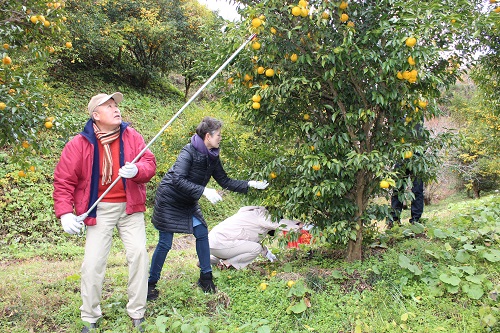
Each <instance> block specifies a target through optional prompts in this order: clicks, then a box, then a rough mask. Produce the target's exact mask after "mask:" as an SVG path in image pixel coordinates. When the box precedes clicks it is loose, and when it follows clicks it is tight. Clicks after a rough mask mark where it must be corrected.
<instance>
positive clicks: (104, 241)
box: [53, 92, 156, 333]
mask: <svg viewBox="0 0 500 333" xmlns="http://www.w3.org/2000/svg"><path fill="white" fill-rule="evenodd" d="M122 100H123V95H122V94H121V93H119V92H115V93H113V94H111V95H108V94H98V95H96V96H94V97H92V99H91V100H90V102H89V104H88V111H89V116H90V119H89V121H88V122H87V124H86V125H85V128H84V130H83V131H82V132H81V133H79V134H78V135H76V136H75V137H74V138H73V139H71V140H70V141H69V142H68V143H67V144H66V146H65V147H64V149H63V151H62V154H61V158H60V160H59V163H58V164H57V166H56V169H55V172H54V193H53V197H54V208H55V213H56V216H57V217H58V218H60V219H61V224H62V227H63V229H64V231H66V232H67V233H69V234H77V233H79V232H80V229H81V228H82V227H83V224H85V225H86V226H87V236H86V242H85V255H84V259H83V264H82V271H81V297H82V306H81V307H80V312H81V318H82V320H83V321H84V322H85V326H84V327H83V329H82V333H85V332H90V331H93V330H95V329H96V328H97V321H98V320H99V318H101V316H102V312H101V307H100V302H101V294H102V285H103V281H104V274H105V270H106V263H107V259H108V255H109V251H110V248H111V242H112V238H113V231H114V229H115V227H116V229H117V230H118V235H119V236H120V239H121V240H122V242H123V244H124V247H125V250H126V257H127V262H128V267H129V280H128V303H127V313H128V315H129V316H130V318H132V323H133V325H134V327H136V328H138V329H139V330H143V328H142V326H141V324H142V323H143V322H144V313H145V310H146V296H147V289H148V285H147V278H148V267H149V256H148V253H147V250H146V230H145V224H144V211H145V210H146V183H147V182H148V181H149V180H150V179H151V178H152V177H153V176H154V175H155V172H156V160H155V157H154V155H153V153H152V152H151V151H149V150H146V152H145V153H144V154H143V155H142V156H141V158H140V159H139V160H138V161H137V162H136V163H134V164H132V163H129V162H130V161H132V160H133V159H135V158H136V157H137V156H138V155H139V153H140V152H141V151H142V150H143V149H144V147H146V144H145V142H144V139H143V138H142V136H141V135H140V134H139V133H138V132H137V131H136V130H134V129H133V128H131V127H129V125H128V124H127V123H124V122H122V118H121V113H120V110H119V109H118V103H120V102H121V101H122ZM118 176H120V177H121V178H122V179H121V181H118V182H117V183H116V185H115V186H113V187H112V188H111V189H110V190H109V192H108V193H107V194H106V195H105V196H104V198H103V199H102V200H101V201H100V202H99V203H98V204H97V206H96V207H95V208H94V209H93V210H92V211H90V212H88V215H87V216H86V218H85V220H84V221H81V219H80V218H79V216H80V215H85V213H87V211H88V210H89V209H90V208H91V207H92V206H93V205H94V203H95V202H96V201H97V199H98V198H99V197H101V195H102V194H103V193H104V192H105V191H106V190H107V189H108V187H109V186H110V184H111V183H112V182H113V181H114V180H115V179H116V178H117V177H118Z"/></svg>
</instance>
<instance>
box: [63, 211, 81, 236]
mask: <svg viewBox="0 0 500 333" xmlns="http://www.w3.org/2000/svg"><path fill="white" fill-rule="evenodd" d="M61 224H62V227H63V229H64V231H66V232H67V233H68V234H70V235H75V234H77V233H79V232H80V229H81V228H82V227H83V223H82V222H81V221H78V218H77V216H76V215H75V214H72V213H67V214H64V215H62V216H61Z"/></svg>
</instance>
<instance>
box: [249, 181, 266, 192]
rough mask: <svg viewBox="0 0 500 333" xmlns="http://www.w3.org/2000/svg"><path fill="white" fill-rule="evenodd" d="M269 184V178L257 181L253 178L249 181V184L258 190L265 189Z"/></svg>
mask: <svg viewBox="0 0 500 333" xmlns="http://www.w3.org/2000/svg"><path fill="white" fill-rule="evenodd" d="M268 185H269V183H268V182H267V180H264V181H262V182H261V181H255V180H251V181H249V182H248V186H250V187H253V188H256V189H258V190H263V189H265V188H266V187H267V186H268Z"/></svg>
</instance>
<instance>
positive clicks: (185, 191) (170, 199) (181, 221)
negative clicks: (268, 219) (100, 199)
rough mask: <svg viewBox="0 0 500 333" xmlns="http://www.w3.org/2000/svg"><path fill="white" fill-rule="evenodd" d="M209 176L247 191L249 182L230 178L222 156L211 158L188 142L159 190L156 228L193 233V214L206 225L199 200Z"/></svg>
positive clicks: (155, 210) (230, 188) (227, 187)
mask: <svg viewBox="0 0 500 333" xmlns="http://www.w3.org/2000/svg"><path fill="white" fill-rule="evenodd" d="M210 177H214V179H215V180H216V181H217V183H218V184H219V185H220V186H221V187H222V188H223V189H228V190H230V191H233V192H240V193H247V191H248V181H243V180H234V179H231V178H229V177H228V176H227V174H226V172H225V171H224V168H223V167H222V164H221V162H220V159H219V158H217V159H216V160H210V159H209V157H208V156H207V155H204V154H201V153H200V152H198V151H197V150H196V149H195V148H194V147H193V146H192V145H191V144H187V145H186V146H184V148H182V150H181V152H180V153H179V156H178V157H177V160H176V161H175V164H174V165H173V166H172V167H171V168H170V170H169V171H168V172H167V173H166V174H165V176H164V177H163V179H162V181H161V183H160V185H159V186H158V189H157V190H156V197H155V206H154V212H153V225H154V226H155V228H156V229H158V230H160V231H166V232H177V233H193V215H194V216H195V217H196V218H197V219H199V220H200V221H202V222H203V223H204V224H205V225H207V223H206V221H205V219H204V218H203V214H202V212H201V209H200V205H199V204H198V200H199V199H200V197H201V196H202V195H203V190H204V189H205V186H206V185H207V184H208V181H209V180H210Z"/></svg>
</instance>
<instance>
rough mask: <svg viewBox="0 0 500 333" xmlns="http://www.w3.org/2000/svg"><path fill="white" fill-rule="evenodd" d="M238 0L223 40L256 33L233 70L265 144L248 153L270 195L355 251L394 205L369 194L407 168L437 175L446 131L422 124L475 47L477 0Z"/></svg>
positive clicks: (357, 255) (245, 109)
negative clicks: (235, 20)
mask: <svg viewBox="0 0 500 333" xmlns="http://www.w3.org/2000/svg"><path fill="white" fill-rule="evenodd" d="M238 3H240V4H243V5H245V6H241V8H240V14H241V15H242V17H244V18H246V19H245V20H244V21H243V22H242V24H241V27H240V29H239V30H238V29H234V30H233V31H232V33H233V34H232V36H233V37H232V39H229V41H228V43H227V45H231V46H232V45H234V44H235V41H236V40H237V38H239V39H240V40H241V38H242V37H241V36H242V35H243V33H242V32H243V30H245V33H246V34H249V33H253V32H255V33H257V36H256V39H255V40H254V41H253V42H252V43H251V44H250V45H249V46H248V48H247V49H246V50H245V52H243V53H242V54H240V55H239V58H238V61H236V62H234V64H233V66H232V67H231V68H230V69H229V72H228V75H227V76H228V77H227V79H228V82H229V83H228V85H229V89H230V90H229V94H228V98H229V100H230V101H231V102H232V103H234V105H235V108H236V112H237V113H238V114H239V115H240V116H241V118H242V119H243V120H244V121H246V122H247V123H249V124H253V125H254V127H255V136H256V138H260V140H259V141H258V142H259V143H260V144H262V143H265V147H263V148H261V149H262V151H260V153H261V155H259V156H257V157H255V156H254V158H253V159H249V160H248V161H249V162H248V163H249V165H253V167H254V172H255V173H256V174H259V175H260V176H262V177H266V178H268V179H269V181H270V182H271V186H270V187H269V188H268V190H267V191H266V193H267V197H266V198H265V204H266V205H269V206H272V207H274V214H279V215H287V216H290V217H293V218H297V219H302V220H306V221H308V222H310V223H313V224H314V225H316V226H317V227H318V228H319V229H320V230H321V231H322V235H323V236H322V237H324V238H325V240H326V241H327V242H329V243H332V244H336V243H341V244H346V245H347V248H348V250H347V259H348V260H359V259H361V258H362V241H363V232H364V229H365V228H367V227H368V228H371V227H373V224H372V221H373V220H383V219H384V218H385V217H387V215H388V209H389V207H388V206H387V204H377V203H376V202H375V201H374V200H372V199H373V198H375V197H376V196H385V197H387V198H388V197H389V196H390V195H391V193H392V190H393V189H394V188H395V187H405V184H406V185H407V184H409V179H408V177H407V176H406V173H405V170H406V169H407V170H410V171H411V173H412V174H413V175H415V176H417V177H419V178H421V179H422V180H424V181H426V182H428V181H431V180H432V179H433V178H434V177H435V171H436V167H437V166H438V165H439V158H438V152H439V151H440V149H442V147H443V144H444V142H446V141H447V140H444V138H443V136H446V135H447V134H443V135H439V136H434V135H431V133H429V131H428V130H427V129H425V127H424V128H423V129H422V131H418V130H417V127H418V126H417V124H419V123H421V122H422V120H423V119H428V118H432V117H435V116H436V115H438V114H439V109H438V107H437V100H438V99H439V97H440V95H441V91H442V90H443V89H445V88H446V87H447V86H449V85H451V84H453V83H454V82H455V81H456V80H457V78H458V77H459V75H460V65H461V64H462V63H464V62H466V61H467V60H468V57H469V56H470V55H471V53H470V52H472V51H473V50H472V48H473V47H474V45H476V43H475V42H474V40H473V36H474V33H475V29H476V26H475V24H476V22H475V20H476V18H477V16H478V15H479V12H478V7H477V6H479V5H480V1H463V0H459V1H447V0H445V1H442V0H439V1H438V0H435V1H426V2H421V1H415V0H408V1H406V0H405V1H399V0H382V1H377V2H372V1H349V2H343V1H319V0H311V1H309V2H307V1H304V0H301V1H281V0H259V1H253V0H252V1H250V0H248V1H247V0H242V1H238ZM257 43H258V44H257ZM256 142H257V141H256ZM405 157H406V158H405ZM255 161H258V162H259V163H255ZM252 163H253V164H252ZM396 163H399V164H401V167H400V168H397V169H394V165H395V164H396ZM384 180H385V181H386V182H383V183H381V181H384ZM381 185H382V186H381ZM387 186H389V188H386V187H387ZM405 196H406V197H407V198H411V196H412V194H411V192H408V190H407V191H406V194H405Z"/></svg>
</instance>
